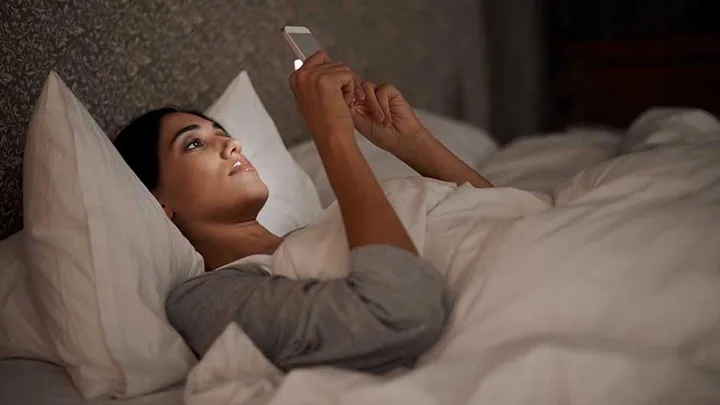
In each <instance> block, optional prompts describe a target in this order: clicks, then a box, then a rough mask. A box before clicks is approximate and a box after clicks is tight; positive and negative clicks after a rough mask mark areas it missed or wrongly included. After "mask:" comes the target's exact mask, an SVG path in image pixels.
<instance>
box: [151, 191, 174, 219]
mask: <svg viewBox="0 0 720 405" xmlns="http://www.w3.org/2000/svg"><path fill="white" fill-rule="evenodd" d="M153 195H154V196H155V198H157V200H158V202H159V203H160V206H161V207H162V209H163V211H165V215H167V217H168V218H170V220H171V221H172V220H174V219H175V210H173V209H172V207H170V205H169V204H168V203H167V202H166V201H165V199H164V198H162V196H160V195H158V194H156V193H153Z"/></svg>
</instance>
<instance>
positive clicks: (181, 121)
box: [160, 112, 212, 143]
mask: <svg viewBox="0 0 720 405" xmlns="http://www.w3.org/2000/svg"><path fill="white" fill-rule="evenodd" d="M188 125H198V126H206V125H212V121H208V120H206V119H205V118H203V117H199V116H197V115H194V114H189V113H184V112H175V113H170V114H168V115H166V116H164V117H163V118H162V121H161V122H160V135H161V137H162V141H163V142H164V143H165V142H171V141H172V139H173V138H174V136H175V134H176V133H177V132H178V131H180V130H181V129H183V128H186V127H187V126H188Z"/></svg>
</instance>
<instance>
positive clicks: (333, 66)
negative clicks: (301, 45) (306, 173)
mask: <svg viewBox="0 0 720 405" xmlns="http://www.w3.org/2000/svg"><path fill="white" fill-rule="evenodd" d="M355 83H359V79H358V78H357V75H356V74H354V73H353V72H352V71H351V70H350V69H349V68H348V67H347V66H345V65H343V64H341V63H332V62H330V60H329V59H328V58H327V55H325V53H324V52H322V51H321V52H318V53H316V54H315V55H313V56H311V57H310V58H308V59H307V60H306V61H305V63H304V64H303V66H302V67H301V68H300V69H298V70H297V71H295V72H294V73H293V74H292V76H291V79H290V85H291V87H292V89H293V93H294V94H295V97H296V99H297V103H298V109H299V111H300V114H301V115H302V116H303V118H304V119H305V122H306V123H307V125H308V129H309V130H310V133H311V135H312V136H313V138H314V140H315V144H316V145H317V149H318V152H319V154H320V159H321V160H322V162H323V165H324V167H325V171H326V172H327V175H328V179H329V181H330V185H331V186H332V188H333V191H334V192H335V195H336V196H337V199H338V204H339V205H340V211H341V213H342V218H343V222H344V224H345V231H346V233H347V239H348V244H349V246H350V248H351V249H352V248H355V247H360V246H366V245H376V244H383V245H389V246H395V247H399V248H402V249H405V250H407V251H409V252H412V253H414V254H417V251H416V250H415V247H414V245H413V243H412V240H411V239H410V236H409V235H408V234H407V231H406V230H405V228H404V227H403V225H402V223H401V222H400V219H399V218H398V216H397V214H396V213H395V211H394V210H393V208H392V206H390V203H389V202H388V201H387V198H386V197H385V194H384V193H383V191H382V189H381V188H380V185H379V184H378V182H377V180H376V179H375V176H374V175H373V173H372V170H370V166H369V165H368V163H367V161H366V160H365V158H364V157H363V155H362V153H361V152H360V148H359V147H358V146H357V143H356V142H355V137H354V134H353V120H352V116H351V113H350V107H349V106H348V102H349V103H352V95H353V94H357V93H356V85H355ZM348 94H349V95H351V96H350V98H349V100H348V98H347V95H348Z"/></svg>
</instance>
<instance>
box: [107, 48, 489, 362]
mask: <svg viewBox="0 0 720 405" xmlns="http://www.w3.org/2000/svg"><path fill="white" fill-rule="evenodd" d="M290 84H291V87H292V91H293V93H294V94H295V97H296V100H297V104H298V109H299V111H300V113H301V115H302V116H303V118H304V120H305V122H306V123H307V126H308V129H309V131H310V133H311V134H312V136H313V138H314V141H315V143H316V145H317V149H318V152H319V154H320V157H321V159H322V162H323V164H324V166H325V169H326V171H327V174H328V178H329V180H330V184H331V185H332V188H333V191H334V192H335V194H336V195H337V199H338V203H339V205H340V209H341V212H342V218H343V222H344V224H345V229H346V233H347V239H348V244H349V247H350V249H351V253H350V275H349V276H348V277H347V278H345V279H340V280H327V281H320V280H293V279H288V278H284V277H277V276H271V275H270V274H269V273H268V272H266V271H265V270H263V268H262V267H261V266H260V265H258V264H254V263H253V260H252V258H250V256H253V255H271V254H272V253H273V252H274V251H275V250H276V249H277V248H278V246H279V245H280V244H281V243H282V242H283V239H282V238H280V237H277V236H275V235H273V234H272V233H270V232H269V231H268V230H267V229H265V228H264V227H263V226H262V225H260V224H259V223H258V222H257V221H256V217H257V214H258V212H259V211H260V209H261V208H262V207H263V205H264V204H265V201H266V200H267V198H268V189H267V187H266V186H265V184H263V182H262V180H261V179H260V177H259V176H258V174H257V172H256V171H255V169H254V168H253V166H252V164H251V162H249V161H248V160H247V159H246V158H245V157H244V156H243V154H242V145H241V144H240V143H239V142H238V141H237V140H236V139H233V138H231V137H229V134H227V133H226V132H225V130H224V129H223V127H222V126H221V125H219V124H218V123H216V122H214V121H212V120H211V119H209V118H207V117H205V116H204V115H202V114H199V113H195V112H188V111H182V110H178V109H173V108H163V109H159V110H154V111H150V112H148V113H146V114H144V115H142V116H140V117H138V118H136V119H135V120H134V121H132V122H131V123H130V124H129V125H127V126H126V127H125V128H124V129H123V130H122V131H121V132H120V134H119V135H118V136H117V138H116V140H115V145H116V147H117V149H118V150H119V151H120V154H121V155H122V156H123V158H124V159H125V160H126V161H127V163H128V164H129V166H130V167H131V168H132V169H133V170H134V171H135V173H136V174H137V175H138V177H139V178H140V179H141V180H142V181H143V183H144V184H145V185H146V186H147V187H148V188H149V189H150V190H151V191H152V193H153V195H155V196H156V198H157V199H158V200H159V201H160V203H161V204H162V206H163V208H164V209H165V211H166V213H167V215H168V217H169V218H170V219H171V220H172V221H173V222H174V223H175V224H176V225H177V227H178V228H179V229H180V230H181V231H182V233H183V234H184V235H185V236H186V237H187V238H188V239H189V240H190V241H191V242H192V244H193V245H194V246H195V248H196V249H197V250H198V252H200V254H201V255H202V256H203V258H204V259H205V263H206V267H207V269H208V270H212V269H216V270H214V271H212V272H208V273H206V274H204V275H202V276H200V277H196V278H194V279H191V280H187V281H186V282H185V283H184V284H182V285H181V286H180V287H179V288H177V289H175V290H174V291H173V292H172V293H171V294H170V296H169V297H168V300H167V303H166V307H167V313H168V317H169V319H170V322H171V323H172V324H173V326H174V327H175V328H176V329H177V330H178V331H179V332H180V333H181V334H182V336H183V337H184V338H185V340H186V341H187V343H188V344H189V345H190V347H191V348H192V349H193V350H194V351H195V352H196V353H197V354H199V355H200V356H202V355H204V353H205V352H206V351H207V350H208V349H209V347H210V345H211V344H212V342H213V341H214V340H215V338H217V337H218V336H219V335H220V333H221V332H222V331H223V330H224V329H225V327H226V326H227V325H228V324H229V323H230V322H236V323H237V324H238V325H239V326H240V327H241V328H242V330H243V331H244V332H245V333H247V335H248V336H249V337H250V338H251V339H252V341H253V342H254V343H255V345H256V346H257V347H258V348H259V349H260V350H261V351H262V352H263V353H264V354H265V356H266V357H267V358H268V359H270V360H271V361H272V362H273V363H274V364H275V365H276V366H278V367H279V368H281V369H284V370H288V369H292V368H296V367H308V366H315V365H330V366H337V367H343V368H348V369H354V370H361V371H368V372H384V371H388V370H390V369H393V368H395V367H398V366H404V365H410V364H412V362H413V360H414V359H415V358H416V357H417V356H419V355H420V354H422V353H423V352H424V351H426V350H427V349H428V348H430V347H431V346H432V345H433V344H434V343H435V342H436V341H437V340H438V338H439V337H440V335H441V333H442V330H443V327H444V324H445V320H446V318H447V315H448V312H449V306H448V299H447V296H446V294H445V289H444V284H445V283H444V280H443V278H442V277H441V275H440V274H439V273H438V272H437V270H436V269H434V268H433V267H432V266H431V265H430V264H428V263H426V262H424V261H423V260H421V259H420V258H419V257H418V254H417V251H416V250H415V248H414V246H413V244H412V242H411V240H410V237H409V236H408V234H407V232H406V231H405V229H404V228H403V226H402V224H401V222H400V220H399V219H398V217H397V215H396V214H395V211H394V210H393V208H392V207H391V206H390V204H389V203H388V201H387V199H386V198H385V195H384V194H383V191H382V190H381V189H380V186H379V184H378V182H377V180H376V179H375V178H374V176H373V174H372V171H371V170H370V167H369V166H368V163H367V162H366V161H365V159H364V158H363V156H362V154H361V153H360V150H359V148H358V146H357V144H356V142H355V139H354V135H353V128H357V130H358V131H359V132H360V133H362V134H363V135H364V136H365V137H367V138H368V139H369V140H370V141H372V142H373V143H375V144H376V145H378V146H379V147H381V148H383V149H385V150H387V151H389V152H391V153H393V154H394V155H395V156H397V157H398V158H400V159H401V160H403V161H404V162H405V163H407V164H408V165H409V166H411V167H412V168H413V169H415V170H416V171H417V172H418V173H420V174H422V175H423V176H427V177H433V178H436V179H440V180H444V181H448V182H454V183H457V184H462V183H465V182H469V183H471V184H472V185H474V186H476V187H491V185H490V183H488V181H487V180H485V179H484V178H483V177H482V176H481V175H479V174H478V173H476V172H475V171H474V170H473V169H471V168H470V167H468V166H467V165H465V164H464V163H463V162H462V161H461V160H460V159H459V158H457V157H456V156H455V155H453V154H452V152H450V151H449V150H447V149H446V148H445V147H443V146H442V144H441V143H440V142H438V141H437V140H436V139H435V138H434V137H433V136H432V134H430V133H429V132H428V131H427V130H426V129H425V128H424V127H423V125H422V124H421V123H420V122H419V121H418V119H417V118H416V117H415V114H414V113H413V112H412V110H411V108H410V106H408V104H407V103H406V102H405V100H404V99H403V97H402V95H401V94H400V93H399V92H398V91H397V90H396V89H395V88H394V87H392V86H389V85H381V86H377V85H375V84H373V83H370V82H362V83H361V82H360V80H359V78H358V76H357V74H355V73H354V72H353V71H351V70H350V69H349V68H348V67H347V66H345V65H343V64H342V63H334V62H331V61H330V60H329V59H328V58H327V55H325V54H324V53H322V52H319V53H317V54H315V55H313V56H312V57H310V58H309V59H308V60H307V61H306V62H305V64H304V65H303V67H302V68H300V69H299V70H297V71H296V72H294V73H293V74H292V75H291V77H290ZM243 258H249V260H244V261H243V262H242V263H234V262H237V261H238V260H239V259H243Z"/></svg>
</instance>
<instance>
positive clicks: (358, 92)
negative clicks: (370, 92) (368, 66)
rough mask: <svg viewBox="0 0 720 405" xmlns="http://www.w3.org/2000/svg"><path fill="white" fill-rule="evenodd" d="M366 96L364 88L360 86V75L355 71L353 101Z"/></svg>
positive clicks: (360, 100) (361, 100)
mask: <svg viewBox="0 0 720 405" xmlns="http://www.w3.org/2000/svg"><path fill="white" fill-rule="evenodd" d="M366 97H367V96H366V95H365V90H364V89H363V87H362V80H360V75H358V74H357V73H355V101H357V102H363V101H365V98H366Z"/></svg>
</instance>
